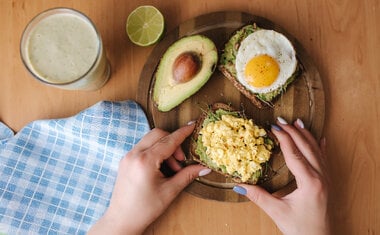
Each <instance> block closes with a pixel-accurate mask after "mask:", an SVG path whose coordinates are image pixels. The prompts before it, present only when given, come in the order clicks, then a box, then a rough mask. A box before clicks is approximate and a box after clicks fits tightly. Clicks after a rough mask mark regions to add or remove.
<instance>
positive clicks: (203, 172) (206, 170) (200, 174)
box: [198, 168, 211, 176]
mask: <svg viewBox="0 0 380 235" xmlns="http://www.w3.org/2000/svg"><path fill="white" fill-rule="evenodd" d="M210 173H211V169H208V168H206V169H203V170H201V171H199V173H198V176H205V175H208V174H210Z"/></svg>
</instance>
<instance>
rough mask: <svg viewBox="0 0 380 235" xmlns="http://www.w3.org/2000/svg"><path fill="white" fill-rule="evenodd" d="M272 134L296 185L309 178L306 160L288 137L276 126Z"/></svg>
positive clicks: (309, 170) (309, 169)
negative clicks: (277, 142) (278, 144)
mask: <svg viewBox="0 0 380 235" xmlns="http://www.w3.org/2000/svg"><path fill="white" fill-rule="evenodd" d="M272 132H273V134H274V135H275V136H276V137H277V139H278V141H279V142H280V148H281V151H282V153H283V155H284V158H285V162H286V165H287V166H288V168H289V170H290V171H291V172H292V173H293V175H294V176H295V178H296V180H297V184H298V183H300V184H302V181H303V180H304V179H306V178H308V177H310V176H311V171H312V167H311V165H310V164H309V162H308V161H307V160H306V158H305V157H304V156H303V155H302V153H301V152H300V151H299V149H298V148H297V146H296V145H295V143H294V141H293V139H292V138H291V137H290V135H289V134H288V133H287V132H285V131H283V130H282V129H281V128H279V127H278V126H273V127H272Z"/></svg>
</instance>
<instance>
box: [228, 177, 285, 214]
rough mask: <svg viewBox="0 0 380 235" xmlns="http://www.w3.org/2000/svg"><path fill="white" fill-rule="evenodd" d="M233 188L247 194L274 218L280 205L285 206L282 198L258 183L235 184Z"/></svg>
mask: <svg viewBox="0 0 380 235" xmlns="http://www.w3.org/2000/svg"><path fill="white" fill-rule="evenodd" d="M233 190H234V191H235V192H237V193H239V194H241V195H245V196H246V197H247V198H248V199H249V200H251V201H252V202H254V203H255V204H256V205H257V206H258V207H260V208H261V209H262V210H263V211H265V213H267V214H268V215H269V216H270V217H272V218H273V217H275V214H276V213H277V212H278V211H279V210H280V207H282V206H283V202H282V201H281V200H280V199H278V198H276V197H274V196H273V195H271V194H270V193H268V192H267V191H266V190H265V189H263V188H261V187H260V186H257V185H246V184H240V185H238V186H235V187H234V188H233ZM273 219H275V218H273Z"/></svg>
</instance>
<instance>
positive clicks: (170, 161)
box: [165, 156, 182, 172]
mask: <svg viewBox="0 0 380 235" xmlns="http://www.w3.org/2000/svg"><path fill="white" fill-rule="evenodd" d="M165 162H166V164H167V165H168V166H169V167H170V169H171V170H173V171H174V172H177V171H179V170H181V168H182V166H181V164H180V163H179V162H178V161H177V160H176V159H175V158H174V157H173V156H171V157H169V158H168V159H166V160H165Z"/></svg>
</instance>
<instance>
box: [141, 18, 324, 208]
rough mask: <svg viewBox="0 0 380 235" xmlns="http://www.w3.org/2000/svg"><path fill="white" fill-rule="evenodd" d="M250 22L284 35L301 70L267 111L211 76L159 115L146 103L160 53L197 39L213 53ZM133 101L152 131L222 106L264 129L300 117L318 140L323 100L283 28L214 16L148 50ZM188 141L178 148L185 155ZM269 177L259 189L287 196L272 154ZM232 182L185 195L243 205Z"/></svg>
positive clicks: (307, 62) (195, 187) (284, 171)
mask: <svg viewBox="0 0 380 235" xmlns="http://www.w3.org/2000/svg"><path fill="white" fill-rule="evenodd" d="M252 22H255V23H256V24H257V25H258V26H259V27H262V28H266V29H273V30H276V31H278V32H281V33H283V34H284V35H286V36H287V37H288V38H289V40H291V41H292V43H293V45H294V47H295V49H296V51H297V57H298V59H299V61H300V62H301V64H302V66H303V71H302V74H301V75H300V76H299V77H298V78H297V80H296V81H295V82H294V83H293V84H292V85H291V86H289V88H288V89H287V91H286V93H285V94H283V95H282V96H281V97H280V98H279V99H277V100H276V101H275V103H274V107H273V108H265V109H257V108H256V107H255V106H253V105H252V104H251V103H250V101H249V100H248V99H247V98H246V97H245V96H243V95H241V94H240V92H239V91H238V90H237V89H235V88H234V87H233V85H232V83H231V82H230V81H228V80H227V79H226V78H224V76H223V75H222V74H221V73H220V72H219V71H215V73H214V74H213V75H212V77H211V78H210V80H209V81H208V82H207V83H206V85H205V86H204V87H202V88H201V89H200V90H199V91H198V92H197V93H196V94H194V95H193V96H191V97H190V98H189V99H187V100H185V101H184V102H183V103H182V104H180V105H179V106H177V107H176V108H174V109H173V110H171V111H169V112H166V113H164V112H160V111H158V110H157V108H156V107H155V105H154V103H153V102H152V99H151V94H152V84H153V82H154V81H153V80H154V76H153V75H154V72H155V69H156V67H157V65H158V63H159V61H160V58H161V56H162V55H163V53H164V52H165V51H166V49H167V48H168V47H169V46H170V45H171V44H172V43H173V42H175V41H176V40H178V39H179V38H181V37H183V36H186V35H192V34H203V35H205V36H207V37H209V38H210V39H212V40H213V41H214V43H215V45H216V46H217V48H218V50H219V52H220V50H222V49H223V47H224V44H225V42H226V41H227V40H228V39H229V37H230V36H231V34H232V33H233V32H234V31H235V30H237V29H238V28H240V27H242V26H243V25H245V24H248V23H252ZM137 101H138V102H139V103H140V104H141V105H142V106H143V108H144V109H145V111H146V114H147V116H148V118H149V120H150V124H151V126H152V127H159V128H162V129H164V130H166V131H170V132H171V131H174V130H176V129H177V128H179V127H180V126H183V125H185V124H186V123H187V122H189V121H190V120H196V119H197V118H198V117H199V115H200V114H201V112H202V110H201V109H205V108H206V107H207V105H209V104H212V103H215V102H224V103H228V104H231V105H232V106H233V107H235V108H238V109H243V110H244V111H245V113H246V115H247V116H248V117H251V118H253V119H254V120H255V121H256V123H257V124H260V125H263V126H267V125H269V124H271V123H275V121H276V117H278V116H281V117H283V118H285V119H286V120H288V121H294V120H295V119H296V118H301V119H302V120H303V121H304V123H305V127H306V128H308V129H310V130H311V131H312V133H313V134H314V136H315V137H316V138H320V136H321V134H322V133H321V132H322V129H323V124H324V118H325V99H324V91H323V85H322V81H321V78H320V76H319V73H318V70H317V69H316V67H315V66H314V64H313V62H312V60H311V59H310V58H309V56H308V55H307V53H306V52H305V50H304V49H303V48H302V46H301V45H300V43H299V42H298V41H297V40H296V39H295V38H294V37H292V36H291V35H289V34H288V33H287V32H286V31H285V30H284V29H282V28H281V27H280V26H278V25H276V24H275V23H273V22H271V21H269V20H268V19H264V18H262V17H258V16H254V15H251V14H248V13H243V12H215V13H210V14H206V15H201V16H198V17H196V18H194V19H191V20H188V21H186V22H184V23H182V24H181V25H179V26H178V27H177V28H176V29H174V30H173V31H171V32H169V33H168V34H167V35H166V36H165V37H164V38H163V40H162V41H160V42H159V43H158V44H157V45H156V46H155V48H154V49H153V51H152V53H151V55H150V56H149V58H148V60H147V61H146V63H145V66H144V68H143V70H142V72H141V75H140V81H139V86H138V94H137ZM187 145H188V141H187V142H185V143H184V145H183V146H182V147H183V149H184V151H185V153H187V152H188V147H187ZM270 166H271V168H272V170H273V171H272V174H273V175H272V177H271V179H270V180H268V181H266V182H263V183H262V184H261V186H262V187H264V188H266V189H267V190H268V191H269V192H277V193H280V194H282V193H287V192H289V191H291V190H292V189H293V188H294V186H295V184H294V177H293V175H292V174H291V172H290V171H289V170H288V168H287V167H286V164H285V161H284V158H283V156H282V154H281V152H280V153H278V154H276V155H274V156H273V157H272V160H271V162H270ZM233 185H234V183H233V182H232V181H231V180H230V179H228V178H226V177H224V176H222V175H219V174H217V173H211V174H210V175H208V176H206V177H201V178H199V179H197V180H196V181H194V183H192V184H191V185H190V186H189V187H188V188H187V189H186V190H187V191H188V192H189V193H192V194H194V195H196V196H199V197H202V198H206V199H212V200H218V201H228V202H240V201H246V200H247V199H246V197H243V196H240V195H238V194H236V193H234V192H233V191H232V187H233Z"/></svg>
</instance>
